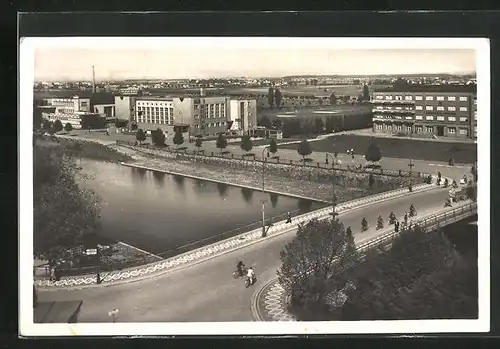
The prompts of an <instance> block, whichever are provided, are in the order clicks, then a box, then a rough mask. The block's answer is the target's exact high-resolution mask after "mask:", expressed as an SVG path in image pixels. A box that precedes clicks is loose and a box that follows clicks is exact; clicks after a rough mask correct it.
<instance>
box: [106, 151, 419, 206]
mask: <svg viewBox="0 0 500 349" xmlns="http://www.w3.org/2000/svg"><path fill="white" fill-rule="evenodd" d="M115 147H116V148H122V150H121V151H129V152H135V153H136V154H137V155H138V156H134V158H135V159H136V161H134V162H133V164H134V165H137V166H141V167H147V168H150V169H156V170H158V171H160V172H169V173H176V174H181V175H187V176H192V177H193V176H194V177H198V178H202V179H205V180H208V181H215V182H224V183H226V184H228V185H234V186H240V187H251V188H262V165H261V164H260V163H258V162H252V161H241V160H237V159H230V158H225V159H221V158H215V157H211V158H208V157H202V156H194V155H190V154H180V153H173V152H169V151H165V150H159V149H147V148H140V147H130V146H120V145H117V146H115ZM264 174H265V177H264V188H265V189H267V190H268V191H270V192H276V193H283V195H291V196H296V197H302V198H308V199H312V200H317V201H323V202H331V201H332V194H333V193H332V177H331V171H329V170H322V169H317V168H311V167H305V168H300V167H291V166H284V165H278V164H272V163H268V164H266V168H265V173H264ZM369 177H370V174H367V173H356V172H347V171H344V172H342V173H339V174H338V175H337V177H336V180H337V185H336V191H335V196H336V201H337V203H341V202H345V201H350V200H353V199H356V198H360V197H363V196H367V195H373V194H377V193H381V192H385V191H388V190H393V189H397V188H401V187H404V186H406V185H407V182H408V178H406V177H391V176H382V175H378V174H373V184H372V187H371V188H370V185H369ZM421 182H423V179H414V180H413V183H414V184H415V185H416V184H418V183H421Z"/></svg>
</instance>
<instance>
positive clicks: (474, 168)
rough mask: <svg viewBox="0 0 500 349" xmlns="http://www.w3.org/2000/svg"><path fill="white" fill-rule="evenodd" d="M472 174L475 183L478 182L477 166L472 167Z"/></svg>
mask: <svg viewBox="0 0 500 349" xmlns="http://www.w3.org/2000/svg"><path fill="white" fill-rule="evenodd" d="M470 173H472V176H473V177H474V182H477V166H476V165H472V167H471V169H470Z"/></svg>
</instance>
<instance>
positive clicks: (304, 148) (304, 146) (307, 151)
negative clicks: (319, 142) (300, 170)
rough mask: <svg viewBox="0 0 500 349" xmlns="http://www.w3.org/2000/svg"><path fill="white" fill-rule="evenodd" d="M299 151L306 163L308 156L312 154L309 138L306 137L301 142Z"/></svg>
mask: <svg viewBox="0 0 500 349" xmlns="http://www.w3.org/2000/svg"><path fill="white" fill-rule="evenodd" d="M297 152H298V153H299V154H300V156H302V161H303V163H304V164H305V163H306V161H305V158H306V156H307V155H311V154H312V149H311V145H310V144H309V142H308V141H307V139H304V140H303V141H302V142H300V143H299V145H298V147H297Z"/></svg>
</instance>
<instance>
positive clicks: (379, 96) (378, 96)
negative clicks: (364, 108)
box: [375, 95, 384, 99]
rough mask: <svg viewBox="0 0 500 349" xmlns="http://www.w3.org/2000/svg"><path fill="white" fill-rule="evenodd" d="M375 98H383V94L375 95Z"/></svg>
mask: <svg viewBox="0 0 500 349" xmlns="http://www.w3.org/2000/svg"><path fill="white" fill-rule="evenodd" d="M375 98H376V99H384V96H381V95H377V96H376V97H375Z"/></svg>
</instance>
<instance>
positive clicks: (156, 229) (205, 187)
mask: <svg viewBox="0 0 500 349" xmlns="http://www.w3.org/2000/svg"><path fill="white" fill-rule="evenodd" d="M83 170H84V173H93V174H94V177H95V178H94V179H90V180H88V181H87V182H86V183H85V184H84V185H85V186H88V187H89V188H90V189H93V190H95V191H96V193H97V194H98V195H100V196H101V197H102V198H103V201H104V202H105V204H104V205H103V209H102V220H101V223H102V225H101V230H102V234H103V235H104V236H105V237H106V238H109V239H112V240H119V241H123V242H125V243H128V244H131V245H133V246H137V247H138V248H142V249H144V250H147V251H150V252H152V253H161V252H164V251H166V250H169V249H172V248H174V247H176V246H182V245H185V244H186V243H189V242H193V241H197V240H202V239H206V238H209V237H211V236H216V235H219V234H221V233H223V232H227V231H230V230H233V229H234V228H236V227H239V226H246V225H248V224H251V223H255V222H259V220H260V219H261V218H262V217H261V213H260V212H261V211H260V210H261V204H260V202H261V200H267V202H268V203H269V201H270V203H269V204H266V219H267V218H268V217H276V216H280V215H283V214H285V213H286V212H287V211H290V212H292V211H295V210H296V208H297V205H298V204H299V203H298V202H299V201H298V200H297V199H295V198H291V197H287V196H281V195H279V194H272V195H271V194H270V193H262V192H261V191H253V190H252V189H249V188H241V187H234V186H231V185H227V184H220V183H219V184H217V183H213V182H208V181H203V180H195V179H191V178H186V177H182V176H173V175H170V174H161V173H151V174H148V173H149V172H150V171H148V170H142V169H139V170H138V169H133V168H128V167H125V166H121V165H119V164H113V163H102V162H98V161H88V163H86V165H85V167H84V169H83ZM82 184H83V183H82ZM221 197H223V199H221ZM300 206H301V207H302V208H303V209H307V208H311V209H317V208H320V207H323V206H324V205H323V204H318V203H310V202H307V200H303V202H301V203H300Z"/></svg>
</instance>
